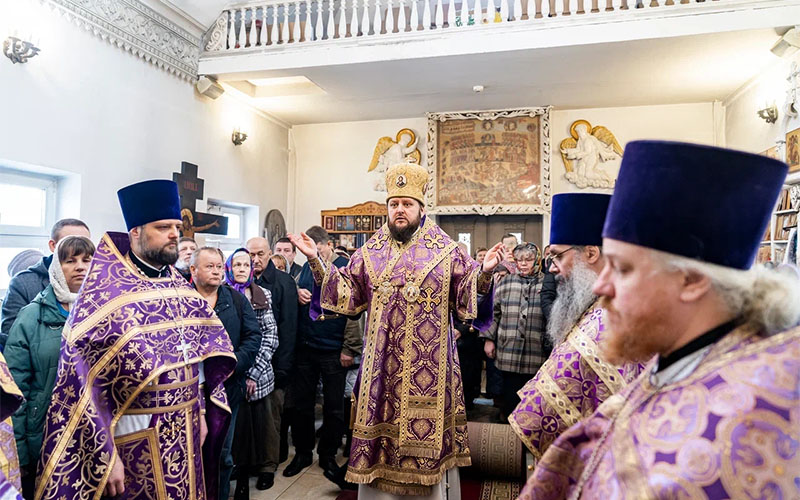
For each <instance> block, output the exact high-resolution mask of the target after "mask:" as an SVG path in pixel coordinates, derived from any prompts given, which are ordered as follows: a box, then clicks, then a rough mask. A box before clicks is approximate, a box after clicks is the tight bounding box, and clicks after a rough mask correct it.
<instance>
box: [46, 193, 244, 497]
mask: <svg viewBox="0 0 800 500" xmlns="http://www.w3.org/2000/svg"><path fill="white" fill-rule="evenodd" d="M118 196H119V200H120V205H121V206H122V211H123V215H124V217H125V222H126V225H127V227H128V234H124V233H107V234H106V235H104V236H103V239H102V240H101V241H100V244H99V245H98V246H97V251H96V252H95V254H94V258H93V259H92V263H91V265H90V268H89V271H88V273H87V276H86V280H85V281H84V283H83V286H82V287H81V289H80V291H79V292H78V298H77V300H76V302H75V303H74V305H73V307H72V309H71V310H70V315H69V317H68V318H67V323H66V325H65V326H64V330H63V332H62V337H63V339H62V352H61V359H60V361H59V368H58V374H57V376H56V383H55V388H54V390H53V397H52V402H51V405H50V409H49V412H48V414H47V418H46V421H45V432H44V445H43V453H42V459H41V463H40V477H39V481H38V484H37V488H36V499H37V500H45V499H46V500H86V499H92V500H99V499H100V498H101V497H115V498H117V499H126V500H128V499H137V500H153V499H157V500H167V499H181V500H183V499H187V500H188V499H192V500H194V499H198V500H199V499H215V498H217V488H218V476H219V474H218V472H219V471H218V466H217V464H218V463H219V456H220V451H221V447H222V441H223V439H224V437H225V434H226V431H227V428H228V425H229V423H230V422H229V421H230V409H229V407H228V405H227V400H226V398H225V390H224V387H223V382H224V381H225V379H227V378H228V376H229V375H230V374H231V373H232V372H233V370H234V367H235V365H236V357H235V356H234V354H233V348H232V346H231V342H230V339H229V337H228V335H227V333H226V332H225V330H224V328H223V327H222V324H221V323H220V321H219V319H218V318H217V317H216V315H215V314H214V311H213V310H212V309H211V308H210V307H209V306H208V304H207V303H206V301H205V300H204V299H203V298H202V297H201V296H200V295H199V294H198V293H197V291H195V290H194V289H193V288H192V287H191V286H190V285H189V284H188V283H186V280H184V279H183V278H182V277H181V276H180V274H178V272H177V271H176V270H175V268H174V267H173V265H174V264H175V261H176V260H177V257H178V237H179V230H180V228H181V217H180V198H179V196H178V187H177V184H175V183H174V182H172V181H166V180H153V181H145V182H141V183H138V184H134V185H132V186H128V187H126V188H123V189H121V190H120V191H119V192H118Z"/></svg>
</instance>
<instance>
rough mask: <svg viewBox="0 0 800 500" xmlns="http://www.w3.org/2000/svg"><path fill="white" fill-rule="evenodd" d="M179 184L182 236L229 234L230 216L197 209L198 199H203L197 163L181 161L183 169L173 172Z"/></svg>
mask: <svg viewBox="0 0 800 500" xmlns="http://www.w3.org/2000/svg"><path fill="white" fill-rule="evenodd" d="M172 180H173V181H175V183H177V184H178V194H180V197H181V220H183V231H182V236H186V237H188V238H192V237H194V233H209V234H228V218H227V217H225V216H223V215H215V214H206V213H202V212H198V211H196V210H195V206H196V205H197V201H198V200H202V199H203V186H204V181H203V179H201V178H199V177H197V165H195V164H193V163H189V162H186V161H184V162H181V171H180V173H178V172H173V173H172Z"/></svg>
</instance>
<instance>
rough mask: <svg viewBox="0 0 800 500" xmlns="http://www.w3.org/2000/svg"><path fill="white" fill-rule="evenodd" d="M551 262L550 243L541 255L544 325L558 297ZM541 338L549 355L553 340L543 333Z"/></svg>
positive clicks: (548, 319) (547, 321) (548, 320)
mask: <svg viewBox="0 0 800 500" xmlns="http://www.w3.org/2000/svg"><path fill="white" fill-rule="evenodd" d="M552 264H553V258H552V257H551V256H550V245H547V246H546V247H544V252H543V255H542V274H543V276H544V278H543V279H542V294H541V295H542V314H544V326H545V328H547V325H548V324H549V323H550V311H551V310H552V309H553V303H554V302H555V301H556V298H557V297H558V291H557V290H556V275H555V274H553V273H551V272H550V266H551V265H552ZM542 340H543V348H544V352H545V355H546V356H548V357H549V356H550V353H551V352H552V351H553V342H552V341H551V340H550V337H549V336H547V335H545V336H544V338H543V339H542Z"/></svg>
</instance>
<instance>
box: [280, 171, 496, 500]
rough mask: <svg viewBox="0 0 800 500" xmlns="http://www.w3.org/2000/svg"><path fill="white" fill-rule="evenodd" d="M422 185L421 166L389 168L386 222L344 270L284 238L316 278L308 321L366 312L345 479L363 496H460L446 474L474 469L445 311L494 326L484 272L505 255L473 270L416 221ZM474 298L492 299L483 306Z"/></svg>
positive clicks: (299, 241)
mask: <svg viewBox="0 0 800 500" xmlns="http://www.w3.org/2000/svg"><path fill="white" fill-rule="evenodd" d="M427 183H428V172H427V170H426V169H425V168H424V167H421V166H420V165H414V164H399V165H395V166H393V167H391V168H389V170H388V171H387V173H386V186H387V189H388V196H387V207H388V212H389V218H388V223H387V224H386V225H384V226H383V227H382V228H381V229H379V230H378V231H377V232H376V233H375V235H373V236H372V238H370V239H369V241H367V243H366V244H365V245H364V246H363V247H361V248H360V249H358V250H357V251H356V252H355V253H354V254H353V256H352V258H351V259H350V262H349V264H348V265H347V266H345V267H344V268H341V269H337V268H336V267H334V266H331V265H326V264H323V263H322V261H320V259H319V258H318V257H317V247H316V246H315V245H314V243H313V241H312V240H311V239H310V238H308V237H307V236H306V235H302V234H301V235H300V236H299V237H298V236H295V235H292V236H290V238H291V239H292V242H293V243H294V244H295V246H297V248H298V249H299V250H300V251H301V252H303V253H304V254H305V255H306V256H307V257H308V258H309V264H310V267H311V270H312V272H313V274H314V280H315V281H316V283H317V285H318V287H315V290H314V295H313V297H312V301H313V302H312V311H311V313H312V317H313V316H315V314H319V313H321V312H322V311H320V310H319V309H316V310H315V307H314V305H316V306H321V308H323V309H324V310H326V311H331V312H334V313H338V314H346V315H356V314H359V313H360V312H362V311H365V310H366V311H368V324H367V325H368V326H367V332H366V337H365V347H364V353H363V357H362V363H361V372H360V374H359V380H358V382H357V386H356V388H355V389H354V390H353V400H354V402H353V408H354V411H353V417H354V419H353V420H354V421H353V440H352V447H351V450H350V462H349V468H348V471H347V476H346V477H347V480H348V481H350V482H353V483H359V484H360V486H359V498H360V499H362V500H369V499H373V498H386V497H387V496H391V495H416V496H425V497H429V498H446V497H448V496H449V498H460V494H459V493H458V474H457V473H449V472H448V470H449V469H452V468H454V467H460V466H466V465H469V464H470V458H469V449H468V447H467V425H466V424H467V421H466V412H465V409H464V395H463V387H462V383H461V374H460V369H459V362H458V354H457V352H456V339H455V337H454V334H453V328H452V321H451V318H452V315H453V314H455V315H457V316H458V317H459V318H460V319H462V320H472V319H476V318H477V319H476V322H475V324H476V328H480V327H479V326H478V324H480V323H481V320H482V321H483V322H484V323H487V322H489V321H491V305H492V304H491V297H492V294H491V291H492V288H491V287H492V279H491V274H490V272H491V271H492V269H494V267H495V266H496V265H497V264H498V263H499V262H500V261H501V260H502V259H503V258H504V257H505V251H504V249H502V244H500V243H498V244H497V245H495V246H494V247H493V248H492V249H491V250H490V251H489V252H488V253H487V254H486V257H485V259H484V263H483V267H482V268H481V264H479V263H477V262H475V261H474V260H472V258H470V257H469V256H468V255H467V254H466V253H465V252H464V251H463V250H461V249H460V248H459V247H458V245H457V243H456V242H455V241H453V240H452V239H450V238H449V237H448V236H447V234H445V232H444V231H442V230H441V229H440V228H439V227H438V226H437V225H436V224H434V223H433V221H431V220H430V219H428V218H426V217H425V216H424V215H425V210H424V204H425V191H426V185H427ZM479 293H480V294H487V298H488V300H486V301H484V302H481V303H480V304H479V301H478V294H479ZM487 304H488V307H486V306H487ZM486 326H488V325H486ZM445 476H447V479H446V480H443V479H444V478H445ZM448 485H449V486H450V490H449V491H448Z"/></svg>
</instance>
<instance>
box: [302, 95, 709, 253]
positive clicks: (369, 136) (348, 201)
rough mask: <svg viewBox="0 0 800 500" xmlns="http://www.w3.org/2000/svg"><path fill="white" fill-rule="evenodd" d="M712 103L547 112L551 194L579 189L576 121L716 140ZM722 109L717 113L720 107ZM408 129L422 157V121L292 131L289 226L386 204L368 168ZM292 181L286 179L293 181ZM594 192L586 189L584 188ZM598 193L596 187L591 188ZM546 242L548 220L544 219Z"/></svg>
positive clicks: (630, 135)
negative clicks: (574, 175) (569, 158)
mask: <svg viewBox="0 0 800 500" xmlns="http://www.w3.org/2000/svg"><path fill="white" fill-rule="evenodd" d="M715 109H718V106H714V105H713V104H712V103H700V104H679V105H667V106H639V107H627V108H597V109H580V110H554V111H552V114H551V118H550V120H551V127H550V131H551V147H552V157H551V158H552V160H551V178H552V192H553V194H556V193H562V192H569V191H579V189H578V188H576V187H575V186H574V185H572V184H569V183H568V182H567V181H566V179H565V178H564V174H565V170H564V164H563V162H562V160H561V155H560V153H559V145H560V143H561V141H562V140H563V139H565V138H566V137H567V136H568V135H569V127H570V125H572V123H573V122H574V121H575V120H578V119H585V120H589V122H591V123H592V125H604V126H606V127H608V128H609V129H610V130H611V132H612V133H614V134H615V135H616V137H617V140H618V141H619V142H620V144H622V146H623V147H624V146H625V144H626V143H627V142H628V141H631V140H634V139H665V140H678V141H690V142H698V143H704V144H714V143H715V142H717V140H716V139H715V137H717V136H719V135H721V131H715V125H714V123H715V116H714V114H715ZM717 113H719V111H717ZM406 127H407V128H411V129H413V130H414V131H416V132H417V135H418V136H420V146H419V147H420V150H421V151H422V154H423V158H424V156H425V143H424V142H425V141H424V140H425V134H426V130H427V121H426V119H425V118H414V119H404V120H380V121H365V122H346V123H327V124H319V125H302V126H296V127H294V128H292V136H293V141H294V145H293V148H292V149H293V153H294V154H296V164H295V165H294V167H293V168H294V174H293V175H294V179H296V182H295V183H294V184H295V186H294V187H292V186H290V189H291V190H292V194H290V199H292V198H293V202H292V203H290V205H291V206H290V209H289V211H290V219H289V220H290V222H289V225H290V226H293V227H294V228H295V229H297V230H305V229H306V228H308V227H309V226H311V225H314V224H319V223H320V211H321V210H326V209H332V208H337V207H346V206H351V205H355V204H357V203H362V202H364V201H367V200H376V201H383V199H384V196H385V195H383V194H381V193H376V192H374V191H373V190H372V184H371V178H370V176H369V175H368V174H367V167H368V166H369V163H370V160H371V159H372V152H373V149H374V148H375V145H376V143H377V141H378V139H379V138H380V137H382V136H385V135H386V136H390V137H394V135H395V134H396V133H397V131H398V130H399V129H401V128H406ZM290 184H291V183H290ZM586 191H591V190H586ZM595 191H597V190H595ZM544 232H545V234H544V236H545V241H546V239H547V236H548V235H549V218H548V217H545V224H544Z"/></svg>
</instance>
